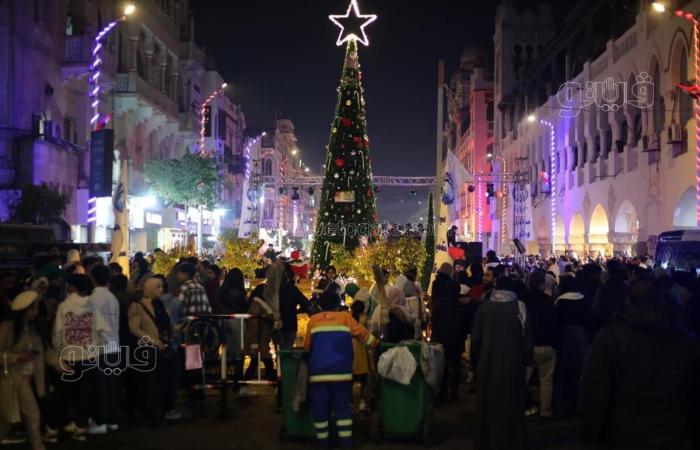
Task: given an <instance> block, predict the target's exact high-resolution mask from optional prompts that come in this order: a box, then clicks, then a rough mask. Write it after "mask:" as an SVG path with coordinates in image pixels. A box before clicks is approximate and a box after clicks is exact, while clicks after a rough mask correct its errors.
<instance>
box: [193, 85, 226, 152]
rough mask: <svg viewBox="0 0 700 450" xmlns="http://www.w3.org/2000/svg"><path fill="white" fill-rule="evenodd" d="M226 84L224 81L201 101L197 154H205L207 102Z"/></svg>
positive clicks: (222, 90)
mask: <svg viewBox="0 0 700 450" xmlns="http://www.w3.org/2000/svg"><path fill="white" fill-rule="evenodd" d="M226 86H228V84H227V83H224V84H222V85H221V87H220V88H219V89H217V90H215V91H214V92H212V94H211V95H210V96H209V97H207V99H206V100H204V102H203V103H202V107H201V108H200V109H199V156H204V155H205V154H206V151H205V150H204V137H205V136H204V128H205V127H206V122H207V117H206V110H207V106H209V104H210V103H211V102H212V100H214V99H215V98H216V96H217V95H219V94H221V93H223V92H224V89H226Z"/></svg>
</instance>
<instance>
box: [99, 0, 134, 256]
mask: <svg viewBox="0 0 700 450" xmlns="http://www.w3.org/2000/svg"><path fill="white" fill-rule="evenodd" d="M135 10H136V7H135V6H134V5H132V4H128V5H126V7H125V8H124V11H123V15H122V17H120V18H118V19H116V20H113V21H112V22H110V23H108V24H107V25H106V26H105V27H104V28H102V30H100V32H99V33H97V34H96V35H95V38H94V39H93V46H92V62H91V63H90V70H89V78H88V101H89V102H90V107H91V108H92V114H93V115H92V117H91V118H90V128H91V129H92V131H93V132H95V131H98V130H100V129H101V128H103V127H104V126H105V125H106V124H107V122H109V116H105V117H103V116H102V114H101V113H100V75H101V71H100V67H101V66H102V63H103V62H104V61H103V60H102V57H101V56H100V51H101V50H102V46H103V45H102V43H103V41H104V40H105V38H106V37H107V36H109V34H110V33H111V32H112V31H113V30H114V29H115V28H116V27H117V25H119V23H120V22H123V21H125V20H126V19H127V17H128V16H130V15H131V14H133V13H134V11H135ZM93 137H94V134H93V135H91V137H90V145H91V146H92V139H93ZM109 148H111V145H110V146H109ZM109 157H110V158H111V155H109ZM92 164H93V161H92V158H91V160H90V165H91V166H92ZM90 172H91V173H92V170H90ZM91 176H92V175H91ZM90 189H91V190H92V180H91V187H90ZM91 194H92V192H91ZM88 205H89V208H90V209H89V211H88V218H87V227H88V230H87V231H88V236H87V237H88V242H94V241H95V236H94V234H95V222H96V221H97V216H96V213H97V196H96V195H95V196H93V195H91V196H90V199H89V200H88ZM115 214H116V213H115ZM115 223H116V219H115ZM123 245H124V246H125V248H126V249H127V251H128V248H129V243H128V242H126V243H125V244H123Z"/></svg>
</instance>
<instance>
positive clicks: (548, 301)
mask: <svg viewBox="0 0 700 450" xmlns="http://www.w3.org/2000/svg"><path fill="white" fill-rule="evenodd" d="M529 282H530V289H529V290H528V292H527V295H526V297H525V305H526V306H527V313H528V321H529V322H530V324H531V329H532V338H533V344H534V360H535V366H537V375H538V378H539V386H540V407H539V413H540V416H541V417H543V418H550V417H551V416H552V394H553V386H554V367H555V366H556V363H557V354H556V352H555V349H556V347H557V342H556V341H557V329H558V327H559V324H558V319H557V310H556V309H555V308H554V300H552V297H550V296H549V295H547V294H545V292H544V291H545V288H546V282H545V272H544V271H543V270H538V271H535V272H532V273H531V274H530V280H529ZM528 378H529V377H528ZM535 412H536V408H533V409H532V410H531V413H532V414H534V413H535Z"/></svg>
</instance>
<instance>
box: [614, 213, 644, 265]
mask: <svg viewBox="0 0 700 450" xmlns="http://www.w3.org/2000/svg"><path fill="white" fill-rule="evenodd" d="M638 241H639V216H638V215H637V210H636V209H635V208H634V205H632V203H631V202H630V201H629V200H625V201H624V202H622V205H620V208H619V209H618V210H617V214H616V215H615V225H614V234H613V251H614V252H615V253H616V254H629V255H631V254H632V247H633V246H634V244H636V243H637V242H638Z"/></svg>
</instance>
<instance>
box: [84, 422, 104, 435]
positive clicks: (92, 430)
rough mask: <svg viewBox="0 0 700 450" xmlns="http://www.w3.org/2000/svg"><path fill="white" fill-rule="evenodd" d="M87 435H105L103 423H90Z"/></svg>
mask: <svg viewBox="0 0 700 450" xmlns="http://www.w3.org/2000/svg"><path fill="white" fill-rule="evenodd" d="M88 434H107V425H105V424H104V423H103V424H102V425H97V424H95V423H91V424H90V426H89V427H88Z"/></svg>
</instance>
